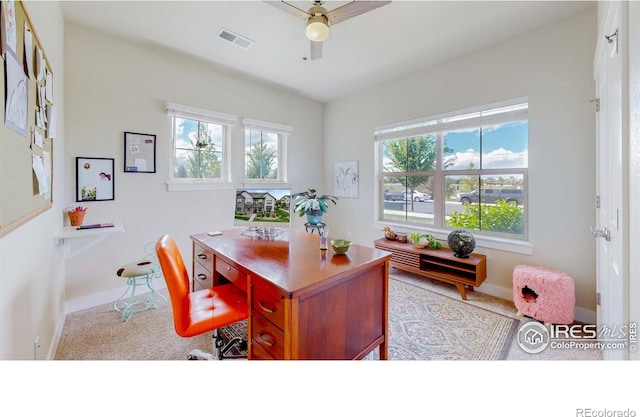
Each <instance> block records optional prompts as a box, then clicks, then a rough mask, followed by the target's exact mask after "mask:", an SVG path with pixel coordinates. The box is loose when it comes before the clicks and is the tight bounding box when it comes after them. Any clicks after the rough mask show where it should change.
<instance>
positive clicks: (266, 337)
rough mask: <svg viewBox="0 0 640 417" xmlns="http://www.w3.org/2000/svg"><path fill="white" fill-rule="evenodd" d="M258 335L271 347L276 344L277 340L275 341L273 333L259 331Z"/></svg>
mask: <svg viewBox="0 0 640 417" xmlns="http://www.w3.org/2000/svg"><path fill="white" fill-rule="evenodd" d="M258 337H259V338H260V340H261V341H263V342H264V344H265V345H267V346H269V347H273V345H275V342H274V341H273V337H271V335H270V334H268V333H264V332H260V333H258Z"/></svg>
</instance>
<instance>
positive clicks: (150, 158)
mask: <svg viewBox="0 0 640 417" xmlns="http://www.w3.org/2000/svg"><path fill="white" fill-rule="evenodd" d="M124 172H151V173H153V172H156V135H149V134H146V133H134V132H124Z"/></svg>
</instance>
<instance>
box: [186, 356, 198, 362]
mask: <svg viewBox="0 0 640 417" xmlns="http://www.w3.org/2000/svg"><path fill="white" fill-rule="evenodd" d="M187 360H188V361H197V360H198V357H197V356H196V355H189V356H187Z"/></svg>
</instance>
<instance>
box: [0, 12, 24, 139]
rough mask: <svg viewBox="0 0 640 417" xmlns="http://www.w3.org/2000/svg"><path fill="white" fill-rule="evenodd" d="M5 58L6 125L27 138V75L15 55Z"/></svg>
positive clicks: (8, 55)
mask: <svg viewBox="0 0 640 417" xmlns="http://www.w3.org/2000/svg"><path fill="white" fill-rule="evenodd" d="M3 4H4V3H3ZM4 56H5V60H4V62H5V78H6V86H5V89H6V102H5V117H4V124H5V126H7V127H8V128H9V129H11V130H13V131H15V132H17V133H19V134H20V135H21V136H24V137H27V113H28V112H29V94H28V84H27V82H28V79H27V75H26V74H25V73H24V69H23V68H22V64H21V63H20V62H19V61H18V58H17V57H16V56H15V54H13V53H11V52H7V53H6V54H5V55H4Z"/></svg>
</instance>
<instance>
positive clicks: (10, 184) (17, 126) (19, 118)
mask: <svg viewBox="0 0 640 417" xmlns="http://www.w3.org/2000/svg"><path fill="white" fill-rule="evenodd" d="M27 5H28V3H27ZM0 38H1V40H2V43H1V47H2V51H1V52H2V60H1V61H0V67H1V70H0V71H2V77H0V85H1V86H2V91H3V93H4V94H3V99H2V100H0V103H1V104H0V120H1V121H0V237H2V236H4V235H6V234H7V233H9V232H10V231H12V230H15V229H16V228H17V227H18V226H20V225H21V224H24V223H25V222H27V221H29V220H30V219H32V218H34V217H36V216H38V215H39V214H41V213H43V212H44V211H46V210H48V209H50V208H51V207H52V205H53V195H52V191H53V172H54V171H53V152H54V138H55V134H56V107H55V105H54V103H55V101H54V96H53V93H54V91H53V72H52V71H51V67H50V65H49V61H48V60H47V56H46V54H45V52H44V49H43V45H42V42H41V40H40V39H39V38H38V35H37V33H36V31H35V28H34V27H33V24H32V22H31V19H30V18H29V15H28V13H27V10H26V7H25V3H24V2H22V1H2V2H1V6H0Z"/></svg>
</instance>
